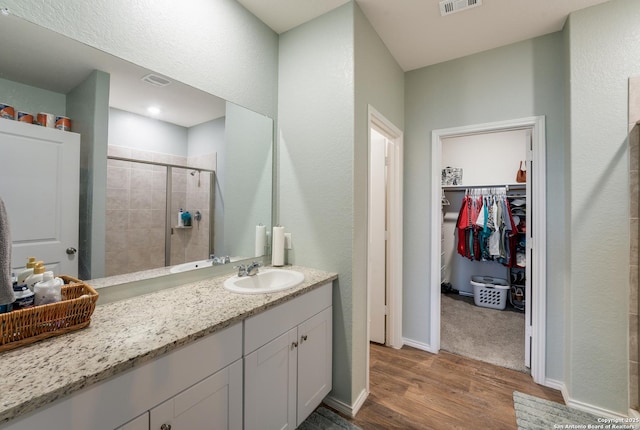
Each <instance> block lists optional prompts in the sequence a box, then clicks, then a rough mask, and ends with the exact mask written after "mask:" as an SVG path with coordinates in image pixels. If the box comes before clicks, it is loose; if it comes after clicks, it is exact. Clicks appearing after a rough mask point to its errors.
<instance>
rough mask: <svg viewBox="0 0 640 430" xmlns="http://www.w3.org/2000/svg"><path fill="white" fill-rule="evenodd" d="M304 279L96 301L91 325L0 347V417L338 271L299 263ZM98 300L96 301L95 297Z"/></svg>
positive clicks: (187, 287)
mask: <svg viewBox="0 0 640 430" xmlns="http://www.w3.org/2000/svg"><path fill="white" fill-rule="evenodd" d="M285 269H293V270H297V271H299V272H302V273H304V276H305V280H304V282H303V283H302V285H300V286H298V287H296V288H292V289H289V290H285V291H278V292H275V293H270V294H257V295H246V294H244V295H243V294H234V293H231V292H229V291H227V290H225V289H224V287H223V286H222V284H223V282H224V280H225V279H227V278H228V277H229V276H230V275H225V276H218V277H215V278H211V279H206V280H201V281H197V282H191V283H188V284H184V285H181V286H178V287H173V288H168V289H165V290H162V291H158V292H154V293H152V294H146V295H142V296H138V297H135V298H131V299H127V300H122V301H118V302H113V303H108V304H105V305H102V306H97V307H96V310H95V312H94V313H93V316H92V318H91V324H90V325H89V327H87V328H85V329H82V330H78V331H75V332H72V333H69V334H65V335H61V336H57V337H53V338H50V339H47V340H43V341H40V342H36V343H34V344H32V345H29V346H26V347H22V348H17V349H15V350H11V351H7V352H4V353H2V354H0V423H4V422H6V421H9V420H11V419H14V418H17V417H19V416H21V415H23V414H26V413H28V412H32V411H34V410H36V409H38V408H40V407H42V406H45V405H47V404H49V403H52V402H54V401H55V400H57V399H60V398H62V397H64V396H67V395H69V394H71V393H74V392H76V391H78V390H80V389H82V388H85V387H88V386H90V385H92V384H95V383H97V382H100V381H103V380H105V379H107V378H109V377H111V376H114V375H116V374H118V373H120V372H122V371H125V370H127V369H131V368H133V367H135V366H138V365H140V364H142V363H145V362H148V361H150V360H152V359H154V358H157V357H158V356H160V355H162V354H165V353H167V352H169V351H171V350H173V349H176V348H178V347H181V346H183V345H186V344H188V343H190V342H193V341H195V340H196V339H199V338H202V337H204V336H206V335H208V334H211V333H214V332H216V331H218V330H221V329H223V328H225V327H228V326H230V325H232V324H233V323H235V322H238V321H241V320H244V319H245V318H247V317H250V316H252V315H255V314H257V313H260V312H262V311H264V310H266V309H269V308H271V307H273V306H275V305H277V304H279V303H282V302H285V301H287V300H290V299H292V298H294V297H296V296H299V295H301V294H304V293H306V292H308V291H310V290H312V289H314V288H316V287H318V286H320V285H322V284H324V283H325V282H327V281H332V280H334V279H337V274H335V273H328V272H324V271H320V270H314V269H309V268H305V267H300V266H287V267H285ZM98 303H99V302H98Z"/></svg>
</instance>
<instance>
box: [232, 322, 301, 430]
mask: <svg viewBox="0 0 640 430" xmlns="http://www.w3.org/2000/svg"><path fill="white" fill-rule="evenodd" d="M297 338H298V336H297V330H296V329H295V328H294V329H292V330H290V331H288V332H287V333H285V334H283V335H281V336H280V337H277V338H275V339H274V340H272V341H271V342H269V343H267V344H266V345H264V346H263V347H261V348H259V349H257V350H256V351H254V352H252V353H251V354H249V355H247V356H246V357H245V359H244V396H245V397H244V428H245V430H286V429H289V430H292V429H294V428H296V357H297V352H298V348H297V346H298V343H297V342H298V340H297Z"/></svg>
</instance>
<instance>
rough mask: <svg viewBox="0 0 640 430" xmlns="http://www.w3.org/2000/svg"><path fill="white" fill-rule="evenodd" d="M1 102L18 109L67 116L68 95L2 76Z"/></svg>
mask: <svg viewBox="0 0 640 430" xmlns="http://www.w3.org/2000/svg"><path fill="white" fill-rule="evenodd" d="M0 102H2V103H5V104H8V105H11V106H13V107H14V108H15V110H16V114H17V113H18V111H23V112H29V113H30V114H33V117H34V118H35V117H36V115H37V114H38V112H46V113H50V114H53V115H58V116H67V115H66V112H67V106H66V95H64V94H60V93H56V92H53V91H48V90H43V89H41V88H37V87H32V86H30V85H25V84H21V83H19V82H14V81H9V80H7V79H2V78H0Z"/></svg>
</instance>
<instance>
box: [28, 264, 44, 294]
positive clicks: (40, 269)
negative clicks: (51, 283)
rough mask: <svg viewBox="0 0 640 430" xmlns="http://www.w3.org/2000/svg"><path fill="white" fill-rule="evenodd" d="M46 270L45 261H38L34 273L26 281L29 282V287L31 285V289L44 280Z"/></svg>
mask: <svg viewBox="0 0 640 430" xmlns="http://www.w3.org/2000/svg"><path fill="white" fill-rule="evenodd" d="M44 272H45V268H44V263H43V262H42V261H38V262H37V263H36V267H34V268H33V274H32V275H30V276H29V277H27V279H26V280H25V283H26V284H27V287H29V290H31V291H33V286H34V285H35V284H37V283H38V282H40V281H42V278H43V275H44Z"/></svg>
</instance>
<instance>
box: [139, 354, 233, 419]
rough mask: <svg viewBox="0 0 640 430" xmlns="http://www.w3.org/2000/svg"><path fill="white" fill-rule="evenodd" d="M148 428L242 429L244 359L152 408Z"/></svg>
mask: <svg viewBox="0 0 640 430" xmlns="http://www.w3.org/2000/svg"><path fill="white" fill-rule="evenodd" d="M163 426H164V427H163ZM147 428H148V429H150V430H169V429H172V430H174V429H175V430H181V429H184V430H188V429H202V430H223V429H230V430H231V429H238V430H239V429H242V360H238V361H236V362H235V363H233V364H232V365H230V366H227V367H225V368H224V369H223V370H221V371H219V372H217V373H216V374H214V375H211V376H209V377H208V378H207V379H205V380H204V381H201V382H199V383H198V384H196V385H194V386H193V387H191V388H189V389H187V390H185V391H184V392H182V393H180V394H178V395H177V396H175V397H173V398H171V399H169V400H167V401H166V402H164V403H162V404H160V405H158V406H156V407H155V408H153V409H151V411H149V427H147ZM132 429H136V428H135V427H132ZM136 430H137V429H136Z"/></svg>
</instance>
